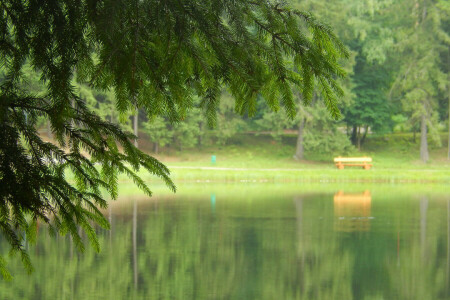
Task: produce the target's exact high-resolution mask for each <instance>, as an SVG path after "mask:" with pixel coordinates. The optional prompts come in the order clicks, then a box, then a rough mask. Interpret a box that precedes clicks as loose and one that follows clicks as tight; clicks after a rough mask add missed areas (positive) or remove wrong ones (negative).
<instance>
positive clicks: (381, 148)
mask: <svg viewBox="0 0 450 300" xmlns="http://www.w3.org/2000/svg"><path fill="white" fill-rule="evenodd" d="M445 137H446V136H445V135H444V134H443V136H442V140H443V143H442V146H440V147H437V146H434V145H430V158H431V159H430V161H429V162H428V163H426V164H424V163H422V162H421V161H420V159H419V141H418V139H416V142H415V143H414V142H413V141H412V134H391V135H387V136H384V137H370V138H368V139H367V142H366V143H365V144H364V145H363V147H362V149H361V152H358V151H356V150H355V152H354V153H352V154H351V155H352V156H370V157H372V158H373V169H374V170H375V169H408V170H411V169H432V170H446V169H449V168H450V162H449V161H448V160H447V147H446V145H447V141H446V140H445ZM295 139H296V137H295V136H285V137H283V140H282V142H275V141H274V140H273V139H272V138H271V137H270V136H267V135H259V136H254V135H240V136H238V137H236V138H235V139H233V140H232V141H230V142H231V143H232V144H230V145H227V146H208V147H203V148H200V149H194V150H192V149H187V150H185V151H173V150H170V149H169V151H168V155H166V154H164V153H163V154H162V155H159V156H158V157H159V158H160V159H161V161H163V162H165V163H166V164H167V165H170V166H212V164H211V155H215V156H216V163H215V164H214V166H217V167H235V168H295V169H305V168H306V169H316V168H319V169H333V168H334V165H333V157H335V156H337V155H339V154H338V153H336V155H324V154H320V153H306V155H305V160H304V161H296V160H295V159H294V158H293V154H294V152H295Z"/></svg>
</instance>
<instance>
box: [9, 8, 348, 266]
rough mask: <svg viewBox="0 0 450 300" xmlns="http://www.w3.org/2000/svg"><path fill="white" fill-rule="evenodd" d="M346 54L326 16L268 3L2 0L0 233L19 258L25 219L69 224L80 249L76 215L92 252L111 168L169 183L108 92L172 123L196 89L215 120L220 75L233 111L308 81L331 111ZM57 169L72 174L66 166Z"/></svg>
mask: <svg viewBox="0 0 450 300" xmlns="http://www.w3.org/2000/svg"><path fill="white" fill-rule="evenodd" d="M347 55H348V53H347V50H346V49H345V47H344V45H343V44H342V43H341V42H340V41H339V40H338V38H337V37H336V36H335V34H334V33H333V32H332V30H331V28H330V27H329V26H327V25H324V24H322V23H321V22H319V21H318V20H316V19H315V18H314V17H313V16H312V15H311V14H309V13H305V12H302V11H298V10H294V9H292V8H290V7H289V6H288V5H286V4H283V3H280V2H278V1H248V0H238V1H225V0H208V1H204V0H202V1H198V0H187V1H182V2H180V1H171V0H169V1H156V0H144V1H128V0H119V1H117V0H100V1H90V0H82V1H78V0H77V1H74V0H48V1H39V0H31V1H21V0H6V1H1V2H0V65H1V66H4V69H5V71H4V74H5V76H4V78H3V79H2V81H1V83H0V85H1V91H0V133H1V138H0V186H1V187H2V189H1V190H0V199H1V200H2V201H1V203H0V211H1V212H2V216H1V218H0V228H1V230H2V232H3V234H4V235H5V237H6V238H7V239H8V241H9V242H10V244H11V246H12V249H13V251H15V252H19V253H20V254H21V255H22V258H23V261H24V262H25V264H26V266H29V265H30V263H29V259H28V256H27V253H26V251H25V248H24V246H23V245H22V243H21V241H22V238H23V236H24V233H25V232H27V233H28V232H29V233H32V232H33V228H35V226H34V224H35V223H36V221H37V220H42V221H44V222H46V223H49V224H51V225H52V228H53V230H54V231H56V232H59V233H61V234H66V233H69V234H71V236H72V239H73V241H74V243H75V244H76V246H77V248H78V249H80V250H82V249H83V243H82V240H81V238H80V234H79V231H78V227H81V228H82V229H83V230H84V231H85V233H86V234H87V236H88V237H89V238H90V241H91V242H92V244H93V246H94V248H95V249H97V250H98V248H99V243H98V241H97V239H96V235H95V231H94V229H93V227H92V225H91V223H90V222H91V221H94V222H96V223H98V224H100V225H102V226H103V227H106V228H107V227H108V222H107V221H106V220H105V218H104V217H103V215H102V214H101V213H100V211H99V210H98V207H105V206H106V202H105V200H104V198H103V196H102V194H101V189H106V191H108V193H109V194H110V195H111V196H112V197H113V198H115V197H117V176H118V174H119V173H125V174H127V175H128V176H129V177H130V178H132V180H133V181H134V182H135V183H136V184H137V186H139V187H140V188H141V189H143V190H144V191H145V192H146V193H147V194H148V195H150V194H151V191H150V189H149V188H148V187H147V185H146V183H145V182H144V181H143V180H142V179H141V178H140V177H139V176H138V175H137V173H136V172H137V171H138V170H139V169H140V168H144V169H146V170H147V171H148V172H150V173H151V174H154V175H156V176H159V177H161V178H162V179H163V180H164V181H165V182H166V183H167V185H168V186H169V187H170V188H171V189H173V190H174V189H175V187H174V185H173V183H172V182H171V180H170V179H169V170H168V169H167V168H166V167H165V166H164V165H163V164H161V163H160V162H159V161H157V160H156V159H154V158H152V157H150V156H148V155H146V154H144V153H143V152H141V151H140V150H138V149H137V148H136V147H134V146H133V144H132V142H131V141H132V140H133V139H134V136H132V135H131V134H128V133H125V132H124V131H123V129H122V128H121V127H119V126H118V125H116V124H114V123H113V121H114V120H115V118H116V116H115V115H109V120H105V119H102V118H101V117H100V115H102V116H103V117H105V118H106V119H108V113H107V111H109V110H110V108H111V107H112V103H114V106H115V108H117V111H118V113H119V114H120V115H121V116H125V115H126V114H127V113H129V112H130V111H133V112H134V111H136V109H140V110H141V111H143V112H145V113H146V114H147V115H148V117H149V118H150V119H152V118H153V117H155V116H164V117H167V118H168V119H169V120H170V121H178V120H181V119H182V118H183V117H184V116H185V115H186V112H188V111H189V109H191V108H192V107H193V103H194V101H193V96H194V95H198V96H199V97H200V98H201V107H202V108H203V109H204V110H205V111H206V113H207V115H208V121H209V123H211V124H213V123H214V121H215V111H216V109H217V107H218V103H219V98H220V94H221V86H222V85H226V86H227V87H228V88H229V91H230V93H231V95H232V96H233V97H234V98H235V108H236V110H237V111H238V112H240V113H241V114H244V113H248V114H249V115H252V114H254V112H255V101H256V97H257V95H258V94H262V95H263V96H264V99H266V101H267V103H268V104H269V107H270V108H272V109H274V110H277V109H278V108H279V107H280V106H283V107H284V108H285V109H286V112H287V115H288V116H289V117H291V118H293V117H294V116H295V104H296V103H295V102H294V100H293V96H292V92H291V85H295V86H297V88H298V89H300V90H301V91H302V92H303V94H304V95H305V101H306V102H308V101H309V99H310V95H312V90H313V87H314V84H313V83H314V82H316V81H317V82H318V84H317V85H318V87H319V88H320V90H321V91H322V92H323V95H324V96H323V99H324V102H325V104H326V106H327V108H328V111H329V112H331V114H332V115H333V116H334V117H338V115H339V111H338V109H337V103H336V97H337V96H340V95H341V94H342V90H341V88H340V87H339V86H338V84H337V81H336V78H337V77H342V76H343V75H344V71H343V70H342V69H341V67H340V66H339V63H338V61H339V58H341V57H346V56H347ZM284 59H288V60H290V61H292V62H293V63H294V65H295V68H296V69H297V70H299V72H298V73H297V72H294V71H292V70H291V68H288V67H287V66H286V64H285V60H284ZM26 64H29V66H30V69H32V70H34V71H35V72H37V73H39V74H40V75H39V78H40V80H41V84H43V85H44V86H45V89H44V92H43V93H42V94H41V93H36V92H34V91H33V88H31V87H30V88H27V87H25V86H24V85H22V84H21V82H22V80H23V79H24V78H25V77H26V76H25V75H24V73H25V72H24V70H27V69H26V67H25V66H26ZM75 70H76V72H77V74H76V81H75V80H74V72H75ZM83 84H87V85H89V87H93V88H94V90H95V91H99V93H105V95H107V93H108V91H112V92H113V93H114V97H111V96H108V97H107V98H108V100H107V101H99V100H100V98H103V100H105V99H106V97H103V96H102V97H100V95H98V94H96V93H97V92H92V91H88V90H86V89H85V86H83ZM94 100H97V101H99V102H102V103H104V104H107V108H105V107H101V106H100V105H98V104H94V103H93V102H94ZM111 111H112V110H111ZM39 118H44V119H48V120H49V121H50V125H51V130H52V133H53V135H54V138H55V143H48V142H44V141H43V140H42V139H41V137H40V136H39V135H38V132H37V130H36V126H37V123H38V121H37V120H38V119H39ZM180 126H181V127H182V126H184V125H180ZM181 127H180V128H179V131H180V133H181V134H186V130H184V129H183V128H181ZM67 170H70V171H71V172H73V173H74V174H75V182H69V181H68V180H67V179H66V178H65V176H64V175H65V173H66V171H67ZM0 266H4V264H0ZM2 273H3V274H5V270H4V269H2Z"/></svg>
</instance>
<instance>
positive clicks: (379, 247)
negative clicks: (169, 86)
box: [0, 182, 450, 300]
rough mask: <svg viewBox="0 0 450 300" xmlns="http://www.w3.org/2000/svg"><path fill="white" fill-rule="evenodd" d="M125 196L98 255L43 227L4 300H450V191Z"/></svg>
mask: <svg viewBox="0 0 450 300" xmlns="http://www.w3.org/2000/svg"><path fill="white" fill-rule="evenodd" d="M132 194H133V193H132V192H129V191H128V192H127V193H126V195H125V196H124V197H122V198H121V199H119V200H117V201H115V202H113V203H111V205H110V207H109V208H108V209H107V210H106V211H105V215H106V216H107V217H108V219H109V220H110V222H111V230H110V231H107V230H104V229H101V228H99V229H98V235H99V240H100V244H101V249H102V250H101V252H100V253H95V251H93V249H92V248H90V247H89V245H88V244H87V245H86V246H87V247H86V251H85V252H84V253H79V252H77V251H76V250H75V249H74V245H73V243H72V241H71V238H70V237H68V236H65V237H61V236H50V235H49V233H48V230H47V229H46V227H45V226H41V227H40V228H39V233H38V238H37V243H36V245H33V246H29V253H30V256H31V260H32V262H33V265H34V267H35V271H34V272H33V273H32V274H31V275H27V274H26V272H25V270H24V268H23V266H22V264H21V262H20V260H19V259H18V258H9V257H8V254H7V253H8V247H7V246H8V245H7V243H6V242H5V241H4V240H2V243H1V246H0V247H1V248H0V249H1V251H2V254H3V256H4V257H6V259H7V261H8V268H9V270H10V271H11V273H12V275H13V276H14V279H13V281H11V282H4V281H0V299H271V300H272V299H422V300H423V299H449V298H450V260H449V259H450V189H448V186H442V185H441V186H439V185H437V186H435V185H428V186H427V185H421V186H419V185H416V186H414V185H399V186H395V185H382V184H378V185H377V184H370V185H369V184H346V185H337V184H319V183H317V184H306V183H305V184H273V183H269V182H267V183H253V182H249V183H245V182H244V183H239V184H228V185H223V184H222V185H219V184H206V183H203V184H202V183H199V184H185V185H181V186H180V187H179V192H178V193H177V194H170V193H168V192H167V191H166V190H165V189H164V188H163V187H156V189H155V194H154V195H155V196H154V197H152V198H147V197H144V196H142V195H132Z"/></svg>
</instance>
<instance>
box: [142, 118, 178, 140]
mask: <svg viewBox="0 0 450 300" xmlns="http://www.w3.org/2000/svg"><path fill="white" fill-rule="evenodd" d="M167 124H168V122H167V121H166V120H164V118H163V117H154V118H153V119H152V120H148V121H147V122H144V126H143V129H144V132H145V133H146V134H147V135H148V136H149V137H150V140H151V141H152V142H153V143H155V144H156V145H157V147H164V146H165V145H167V144H169V143H170V141H171V139H172V136H173V132H172V131H171V130H170V129H169V128H167Z"/></svg>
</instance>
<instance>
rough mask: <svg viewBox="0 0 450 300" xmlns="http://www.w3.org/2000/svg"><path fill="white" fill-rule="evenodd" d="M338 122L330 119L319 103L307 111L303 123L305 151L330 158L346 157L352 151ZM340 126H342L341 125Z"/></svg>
mask: <svg viewBox="0 0 450 300" xmlns="http://www.w3.org/2000/svg"><path fill="white" fill-rule="evenodd" d="M339 125H340V124H339V122H337V121H336V120H333V119H332V118H330V116H329V115H328V114H327V113H326V108H325V107H324V106H323V105H321V104H320V103H318V104H316V105H315V106H314V107H312V108H308V109H307V121H306V123H305V138H304V147H305V151H306V152H309V153H314V155H319V156H320V155H324V154H325V155H327V160H329V157H331V156H337V155H348V154H349V153H351V152H353V151H354V147H353V146H352V145H351V143H350V140H349V139H348V138H347V135H346V133H345V132H343V131H342V126H341V127H339ZM341 125H342V124H341Z"/></svg>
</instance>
